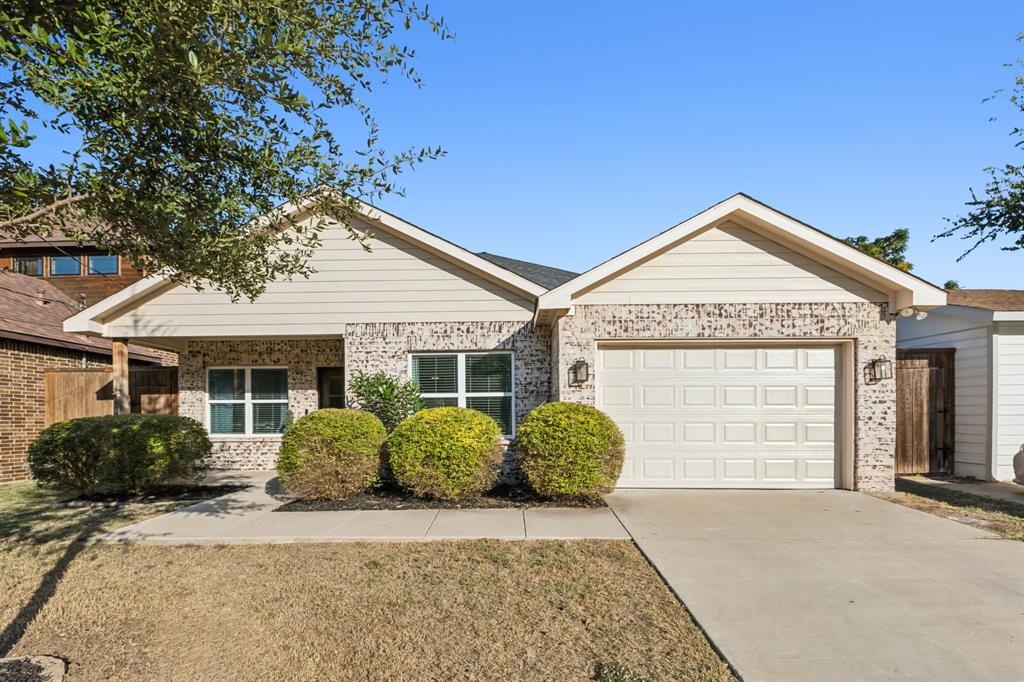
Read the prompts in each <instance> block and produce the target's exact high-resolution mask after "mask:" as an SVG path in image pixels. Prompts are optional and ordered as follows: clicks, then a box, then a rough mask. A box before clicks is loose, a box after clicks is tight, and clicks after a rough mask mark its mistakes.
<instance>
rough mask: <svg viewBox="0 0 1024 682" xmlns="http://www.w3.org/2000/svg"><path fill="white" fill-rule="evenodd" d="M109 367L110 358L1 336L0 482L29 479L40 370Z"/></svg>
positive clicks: (41, 415) (39, 424)
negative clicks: (27, 460) (27, 457)
mask: <svg viewBox="0 0 1024 682" xmlns="http://www.w3.org/2000/svg"><path fill="white" fill-rule="evenodd" d="M83 355H84V356H85V358H86V361H87V363H88V366H89V367H109V366H110V358H108V357H103V356H102V355H94V354H92V353H83V352H82V351H75V350H70V349H66V348H54V347H52V346H43V345H39V344H34V343H24V342H21V341H12V340H8V339H0V482H6V481H17V480H21V479H25V478H28V475H29V474H28V467H27V466H26V465H25V455H26V452H27V449H28V445H29V443H31V442H32V441H33V440H34V439H35V437H36V435H38V434H39V432H40V431H42V430H43V427H44V425H45V424H44V420H45V400H44V395H43V373H44V372H45V370H46V369H49V368H74V367H82V357H83Z"/></svg>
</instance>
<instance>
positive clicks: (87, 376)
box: [43, 367, 178, 426]
mask: <svg viewBox="0 0 1024 682" xmlns="http://www.w3.org/2000/svg"><path fill="white" fill-rule="evenodd" d="M112 379H113V373H112V370H110V369H109V368H104V369H48V370H46V374H45V375H44V377H43V386H44V390H45V399H46V403H45V404H46V425H47V426H49V425H50V424H53V423H54V422H59V421H63V420H65V419H74V418H76V417H97V416H101V415H105V414H113V413H114V387H113V382H112ZM128 382H129V386H130V387H131V411H132V412H136V413H142V414H178V368H177V367H136V368H132V369H131V370H130V371H129V378H128Z"/></svg>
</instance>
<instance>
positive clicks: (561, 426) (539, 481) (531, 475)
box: [516, 403, 626, 497]
mask: <svg viewBox="0 0 1024 682" xmlns="http://www.w3.org/2000/svg"><path fill="white" fill-rule="evenodd" d="M625 450H626V448H625V444H624V442H623V440H622V432H621V431H619V427H618V426H616V425H615V422H613V421H612V420H611V419H610V418H609V417H608V415H606V414H604V413H603V412H601V411H600V410H598V409H596V408H593V407H590V406H589V405H581V404H579V403H546V404H544V405H541V406H539V407H536V408H534V409H533V410H532V411H531V412H530V414H528V415H527V416H526V419H524V420H523V423H522V425H521V426H520V427H519V431H518V433H517V434H516V452H517V453H518V454H519V457H520V458H521V461H522V465H523V471H524V472H525V473H526V480H527V481H528V482H529V484H530V487H532V488H533V489H534V490H536V491H537V492H538V493H540V494H541V495H544V496H546V497H596V496H597V495H600V494H602V493H606V492H610V491H611V490H612V488H614V487H615V482H616V481H617V480H618V478H619V474H620V473H622V458H623V456H624V455H625Z"/></svg>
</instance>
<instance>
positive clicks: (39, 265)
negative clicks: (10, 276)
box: [12, 256, 43, 277]
mask: <svg viewBox="0 0 1024 682" xmlns="http://www.w3.org/2000/svg"><path fill="white" fill-rule="evenodd" d="M12 265H13V267H14V271H15V272H16V273H18V274H19V275H28V276H29V277H42V276H43V257H42V256H15V257H14V258H13V263H12Z"/></svg>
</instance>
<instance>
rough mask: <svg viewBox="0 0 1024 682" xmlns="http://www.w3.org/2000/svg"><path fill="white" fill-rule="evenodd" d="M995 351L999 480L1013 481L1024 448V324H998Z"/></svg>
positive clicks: (996, 442) (994, 392) (996, 443)
mask: <svg viewBox="0 0 1024 682" xmlns="http://www.w3.org/2000/svg"><path fill="white" fill-rule="evenodd" d="M993 349H994V351H995V353H996V364H995V367H996V371H995V382H996V385H995V387H994V388H993V391H992V396H993V400H994V402H995V408H994V413H995V445H994V448H993V451H994V455H995V462H996V478H997V479H999V480H1012V479H1013V456H1014V455H1015V454H1017V451H1018V450H1020V447H1021V444H1024V324H1010V323H1006V322H1000V323H997V324H996V327H995V331H994V334H993Z"/></svg>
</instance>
